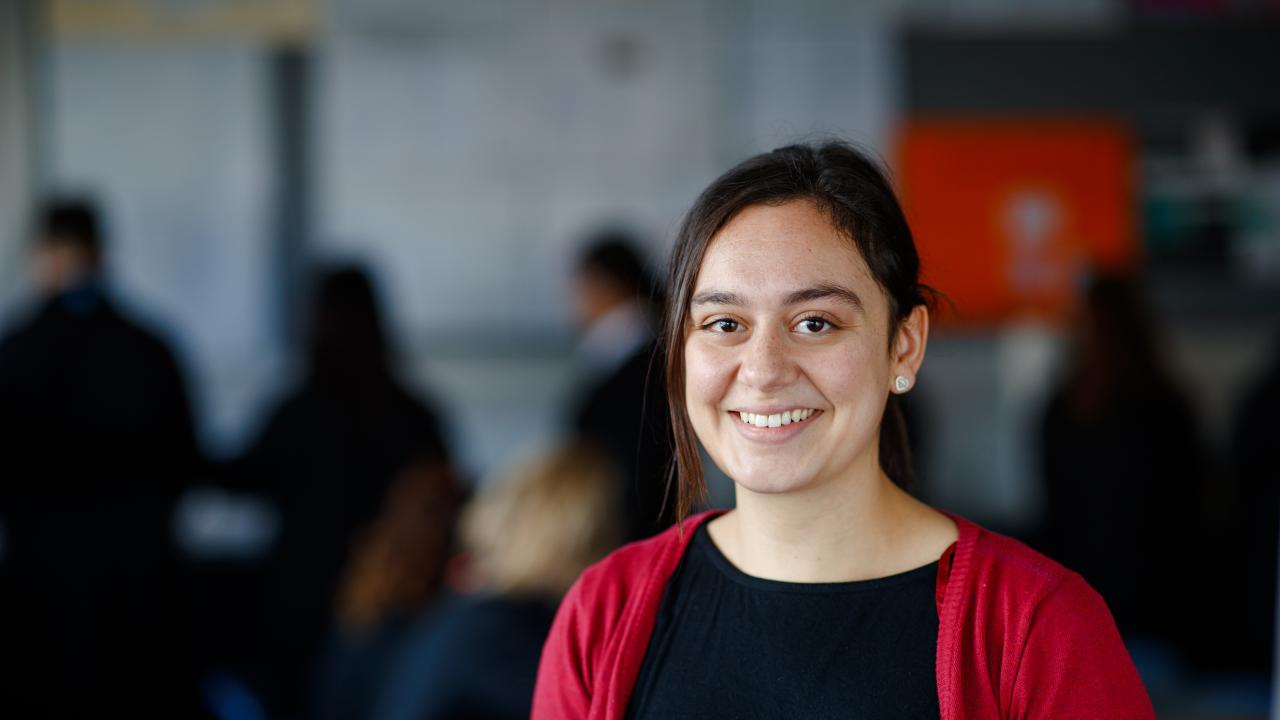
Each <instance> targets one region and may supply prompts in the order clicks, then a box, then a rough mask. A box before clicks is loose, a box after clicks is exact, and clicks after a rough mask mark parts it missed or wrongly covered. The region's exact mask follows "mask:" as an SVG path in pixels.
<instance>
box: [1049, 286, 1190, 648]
mask: <svg viewBox="0 0 1280 720" xmlns="http://www.w3.org/2000/svg"><path fill="white" fill-rule="evenodd" d="M1139 292H1140V291H1139V287H1138V285H1137V284H1136V283H1135V282H1134V281H1133V280H1131V279H1129V278H1123V277H1114V276H1101V277H1098V278H1096V279H1095V280H1094V281H1093V282H1092V284H1091V285H1090V287H1089V288H1088V290H1087V292H1086V294H1085V297H1084V304H1083V307H1082V308H1081V309H1080V312H1079V315H1078V318H1077V320H1076V324H1075V329H1074V340H1073V348H1072V354H1071V360H1070V364H1069V367H1068V369H1067V372H1066V376H1065V379H1064V381H1063V382H1062V384H1061V385H1060V386H1059V387H1058V389H1057V390H1056V391H1055V392H1054V394H1053V396H1052V399H1051V401H1050V403H1049V406H1048V410H1047V413H1046V415H1045V418H1044V424H1043V427H1042V433H1043V435H1042V442H1043V446H1042V450H1043V455H1042V460H1043V471H1044V478H1045V489H1046V498H1045V499H1046V512H1045V518H1044V527H1043V538H1042V540H1043V543H1044V546H1045V547H1044V550H1045V552H1046V553H1048V554H1050V555H1052V556H1053V557H1054V558H1056V559H1058V560H1059V561H1060V562H1062V563H1063V564H1064V565H1066V566H1067V567H1069V568H1071V569H1072V570H1075V571H1076V572H1079V573H1080V574H1081V575H1083V576H1084V578H1085V579H1086V580H1088V581H1089V583H1090V584H1091V585H1093V586H1094V587H1095V588H1097V590H1098V592H1099V593H1101V594H1102V596H1103V597H1105V598H1106V599H1107V604H1108V605H1109V606H1110V607H1111V609H1112V612H1113V613H1114V615H1115V618H1116V624H1117V625H1118V627H1119V628H1120V631H1121V633H1122V634H1124V635H1125V637H1126V639H1127V640H1128V641H1129V642H1131V643H1132V642H1133V641H1134V640H1140V641H1148V642H1151V641H1154V642H1156V643H1160V644H1161V645H1162V646H1164V647H1165V648H1166V649H1170V648H1171V646H1172V647H1181V648H1182V649H1185V648H1186V644H1187V642H1189V641H1190V640H1191V639H1190V638H1188V637H1186V636H1185V633H1184V632H1182V631H1181V630H1180V628H1184V627H1187V626H1188V625H1193V624H1194V623H1189V622H1188V621H1187V613H1188V611H1189V609H1190V603H1189V600H1190V598H1191V597H1192V595H1193V594H1194V593H1195V589H1194V588H1188V587H1187V586H1186V583H1185V582H1182V581H1180V580H1179V579H1178V578H1179V577H1180V576H1182V575H1184V574H1185V572H1186V568H1187V567H1188V566H1189V565H1195V563H1196V561H1195V558H1197V557H1203V556H1204V554H1203V553H1204V549H1203V548H1197V547H1194V546H1192V544H1191V541H1190V540H1191V538H1194V537H1197V536H1199V535H1202V533H1201V532H1199V530H1200V529H1201V523H1200V522H1199V521H1198V519H1197V516H1196V515H1195V512H1196V508H1197V507H1199V506H1200V504H1201V503H1200V501H1201V500H1202V494H1203V485H1202V481H1203V476H1202V473H1203V470H1204V458H1203V455H1202V449H1201V445H1200V440H1199V437H1198V433H1197V428H1196V421H1195V418H1194V416H1193V414H1192V410H1191V407H1190V406H1189V404H1188V403H1187V401H1186V399H1185V398H1184V396H1183V395H1182V393H1181V391H1179V389H1178V387H1177V385H1176V383H1175V382H1174V380H1173V377H1172V376H1171V374H1170V372H1169V370H1168V368H1167V367H1166V365H1165V362H1164V360H1163V356H1162V353H1161V349H1160V345H1159V342H1158V340H1157V330H1156V327H1155V321H1154V319H1153V318H1152V317H1151V316H1150V314H1149V312H1148V310H1147V308H1146V306H1145V304H1144V303H1143V301H1142V298H1141V296H1140V294H1139Z"/></svg>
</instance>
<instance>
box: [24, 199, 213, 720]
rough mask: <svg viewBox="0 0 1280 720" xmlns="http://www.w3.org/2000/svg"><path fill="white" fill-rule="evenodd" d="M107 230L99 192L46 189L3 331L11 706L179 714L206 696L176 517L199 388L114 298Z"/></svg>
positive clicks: (191, 458)
mask: <svg viewBox="0 0 1280 720" xmlns="http://www.w3.org/2000/svg"><path fill="white" fill-rule="evenodd" d="M104 244H105V243H104V241H103V237H102V232H101V228H100V222H99V219H98V214H97V211H96V210H95V208H94V207H93V206H92V205H91V204H90V203H88V202H86V201H82V200H53V201H51V202H49V203H48V204H47V205H45V206H44V208H43V209H42V211H41V212H40V214H39V216H38V218H37V225H36V228H35V233H34V245H33V251H34V263H33V269H34V273H33V280H34V286H35V288H36V290H37V291H38V293H39V297H40V301H39V305H38V307H37V308H36V310H35V312H34V314H33V315H31V316H30V317H28V318H26V319H25V320H23V321H22V322H20V323H19V324H18V325H17V326H16V327H15V328H13V329H12V330H11V331H10V332H8V333H7V334H6V335H5V336H4V338H3V340H0V438H2V441H0V442H3V448H4V449H3V452H0V464H2V465H0V516H2V517H3V519H2V520H0V522H3V524H4V525H5V527H6V528H7V531H8V533H7V534H8V542H7V544H8V547H7V551H6V554H7V556H8V563H9V564H10V568H9V570H10V574H11V578H10V581H11V583H12V586H13V587H12V591H11V594H10V595H9V596H8V597H7V598H5V601H6V602H7V603H9V607H8V608H7V612H6V617H5V618H3V619H0V623H3V624H6V625H7V627H3V628H2V629H0V630H2V631H0V637H3V640H0V657H2V658H3V668H0V672H3V673H4V681H3V683H0V703H3V706H0V715H3V716H6V717H40V716H44V715H45V714H48V715H52V716H60V717H61V716H76V717H87V716H90V715H93V716H97V715H102V714H114V712H116V711H120V710H125V709H127V710H128V711H129V712H130V713H135V714H142V715H151V714H156V715H157V716H158V715H160V714H167V715H169V716H173V714H174V713H176V712H181V711H182V709H183V708H187V707H188V705H187V703H188V702H189V701H192V699H193V698H195V697H196V695H195V681H194V678H193V677H192V676H191V675H190V674H189V672H188V671H189V669H190V668H189V658H188V656H187V653H188V652H189V648H187V647H185V643H184V642H183V641H182V640H181V638H182V637H183V635H184V633H183V631H182V626H181V624H180V621H181V618H182V616H183V611H182V608H183V603H182V601H181V599H180V597H179V595H178V589H179V587H180V586H179V584H178V578H177V575H178V572H179V565H178V562H177V558H176V555H175V553H174V551H173V546H172V543H171V540H170V532H169V527H170V518H171V514H172V511H173V506H174V503H175V502H176V500H177V498H178V496H179V495H180V494H181V493H182V492H183V490H184V489H185V487H186V486H187V484H188V483H189V481H190V480H191V478H192V475H193V474H194V472H195V471H196V466H197V462H198V458H197V449H196V440H195V432H194V430H193V423H192V418H191V412H190V408H189V405H188V400H187V392H186V389H185V386H184V384H183V380H182V376H181V373H180V371H179V368H178V364H177V363H176V362H175V360H174V356H173V354H172V353H171V352H170V350H169V349H168V348H167V347H166V345H165V343H164V342H163V341H162V340H161V339H160V338H159V337H158V336H157V335H156V334H154V333H153V332H151V331H149V330H147V329H144V328H143V327H142V326H141V325H139V324H138V323H137V322H135V321H134V320H132V319H130V318H129V317H128V315H127V314H126V313H124V312H123V311H122V310H121V309H120V308H119V307H118V306H117V304H116V302H115V301H114V300H113V298H112V293H111V292H109V291H108V287H107V283H106V281H105V278H104V273H103V256H104Z"/></svg>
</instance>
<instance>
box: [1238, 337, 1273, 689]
mask: <svg viewBox="0 0 1280 720" xmlns="http://www.w3.org/2000/svg"><path fill="white" fill-rule="evenodd" d="M1277 340H1280V338H1277ZM1277 428H1280V342H1277V343H1276V345H1275V346H1273V349H1272V357H1271V362H1270V365H1269V366H1268V367H1267V368H1266V370H1265V371H1264V372H1263V374H1262V376H1261V377H1260V378H1259V379H1258V380H1257V381H1256V382H1255V383H1254V384H1253V385H1252V386H1251V387H1250V388H1249V390H1248V391H1247V392H1246V393H1245V395H1244V399H1243V402H1242V403H1241V404H1240V408H1239V410H1238V412H1237V414H1236V418H1235V428H1234V432H1233V438H1232V440H1233V442H1232V451H1233V455H1234V457H1233V460H1234V466H1235V480H1236V483H1235V498H1234V508H1233V512H1232V513H1231V518H1232V520H1233V523H1232V527H1230V528H1228V529H1227V533H1226V535H1227V540H1228V542H1229V545H1230V547H1231V549H1232V551H1231V552H1229V553H1226V557H1227V558H1228V561H1227V565H1228V567H1229V570H1230V573H1231V579H1232V587H1233V588H1234V592H1233V593H1232V595H1233V596H1234V598H1233V611H1234V613H1235V618H1236V627H1235V632H1233V633H1231V635H1230V642H1229V644H1228V647H1227V648H1225V649H1226V650H1227V651H1228V655H1229V656H1230V660H1229V661H1230V662H1232V664H1233V665H1234V666H1237V667H1238V668H1239V669H1241V670H1245V671H1248V672H1256V673H1261V674H1265V675H1266V676H1267V677H1268V678H1270V677H1271V676H1272V672H1273V669H1274V663H1275V658H1274V657H1273V653H1274V651H1275V641H1276V636H1275V626H1276V570H1277V568H1276V566H1277V551H1278V549H1280V548H1278V547H1277V543H1280V459H1277V455H1276V443H1275V440H1276V432H1277Z"/></svg>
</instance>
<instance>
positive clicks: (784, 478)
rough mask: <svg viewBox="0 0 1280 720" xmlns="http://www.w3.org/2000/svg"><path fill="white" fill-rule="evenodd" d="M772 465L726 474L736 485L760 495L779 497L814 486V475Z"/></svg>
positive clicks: (734, 469) (740, 468)
mask: <svg viewBox="0 0 1280 720" xmlns="http://www.w3.org/2000/svg"><path fill="white" fill-rule="evenodd" d="M772 465H773V464H772V463H761V464H760V466H756V467H750V468H744V467H741V466H739V467H736V468H732V469H731V470H727V471H726V472H725V474H726V475H728V476H729V478H730V479H732V480H733V482H734V484H735V485H737V486H739V487H741V488H742V489H744V490H750V491H751V492H753V493H758V494H760V495H779V494H782V493H787V492H792V491H795V490H802V489H804V488H806V487H809V486H810V485H812V484H813V479H814V478H813V473H811V472H807V471H797V470H796V468H795V467H788V468H786V469H785V470H784V469H781V468H775V467H772Z"/></svg>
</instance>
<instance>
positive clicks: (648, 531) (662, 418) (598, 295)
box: [571, 231, 673, 540]
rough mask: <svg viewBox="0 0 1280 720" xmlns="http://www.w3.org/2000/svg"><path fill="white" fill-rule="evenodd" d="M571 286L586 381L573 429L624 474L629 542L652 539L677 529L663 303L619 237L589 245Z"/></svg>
mask: <svg viewBox="0 0 1280 720" xmlns="http://www.w3.org/2000/svg"><path fill="white" fill-rule="evenodd" d="M573 286H574V304H575V309H574V311H575V315H576V319H577V324H578V326H579V327H580V328H581V331H582V338H581V341H580V342H579V345H578V363H579V365H580V366H581V367H582V369H583V370H584V373H583V375H584V381H583V383H582V387H581V388H580V389H579V395H578V396H577V397H576V399H575V401H574V405H573V410H572V421H571V426H572V429H573V431H574V432H575V433H577V434H579V435H583V436H586V437H590V438H592V439H593V440H595V441H596V442H597V443H598V444H599V446H600V447H601V448H603V449H604V451H605V452H607V453H609V455H610V456H611V457H612V458H613V459H614V462H615V463H616V464H617V466H618V468H619V469H620V470H621V472H622V475H621V478H620V482H621V484H622V487H623V490H622V494H621V497H622V503H623V511H624V513H625V516H626V535H625V538H626V539H628V540H634V539H638V538H642V537H648V536H650V535H653V534H655V533H657V532H659V531H661V530H663V529H664V528H666V527H667V526H668V525H670V524H671V518H672V515H671V507H670V505H671V503H670V502H669V500H671V499H673V498H669V497H668V493H667V485H668V483H667V478H668V471H669V469H670V464H671V429H670V423H669V421H668V419H667V413H666V400H665V399H664V398H665V392H666V391H665V389H664V385H663V379H662V372H661V369H662V361H661V359H660V358H659V357H657V355H656V346H655V344H654V342H653V325H654V314H655V311H657V310H658V309H659V308H658V307H656V306H658V305H660V299H659V298H658V297H657V295H656V294H655V292H654V287H653V282H652V281H651V279H650V277H649V274H648V272H647V270H646V268H645V264H644V261H643V260H642V259H641V257H640V254H639V252H638V251H637V249H636V243H635V241H634V240H633V239H632V238H631V237H630V236H629V235H627V234H626V233H623V232H620V231H611V232H605V233H601V234H599V235H597V236H596V237H595V238H593V239H592V241H591V242H590V243H588V245H587V246H586V248H585V249H584V250H583V252H582V254H581V256H580V258H579V260H578V266H577V268H576V274H575V277H574V283H573Z"/></svg>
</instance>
